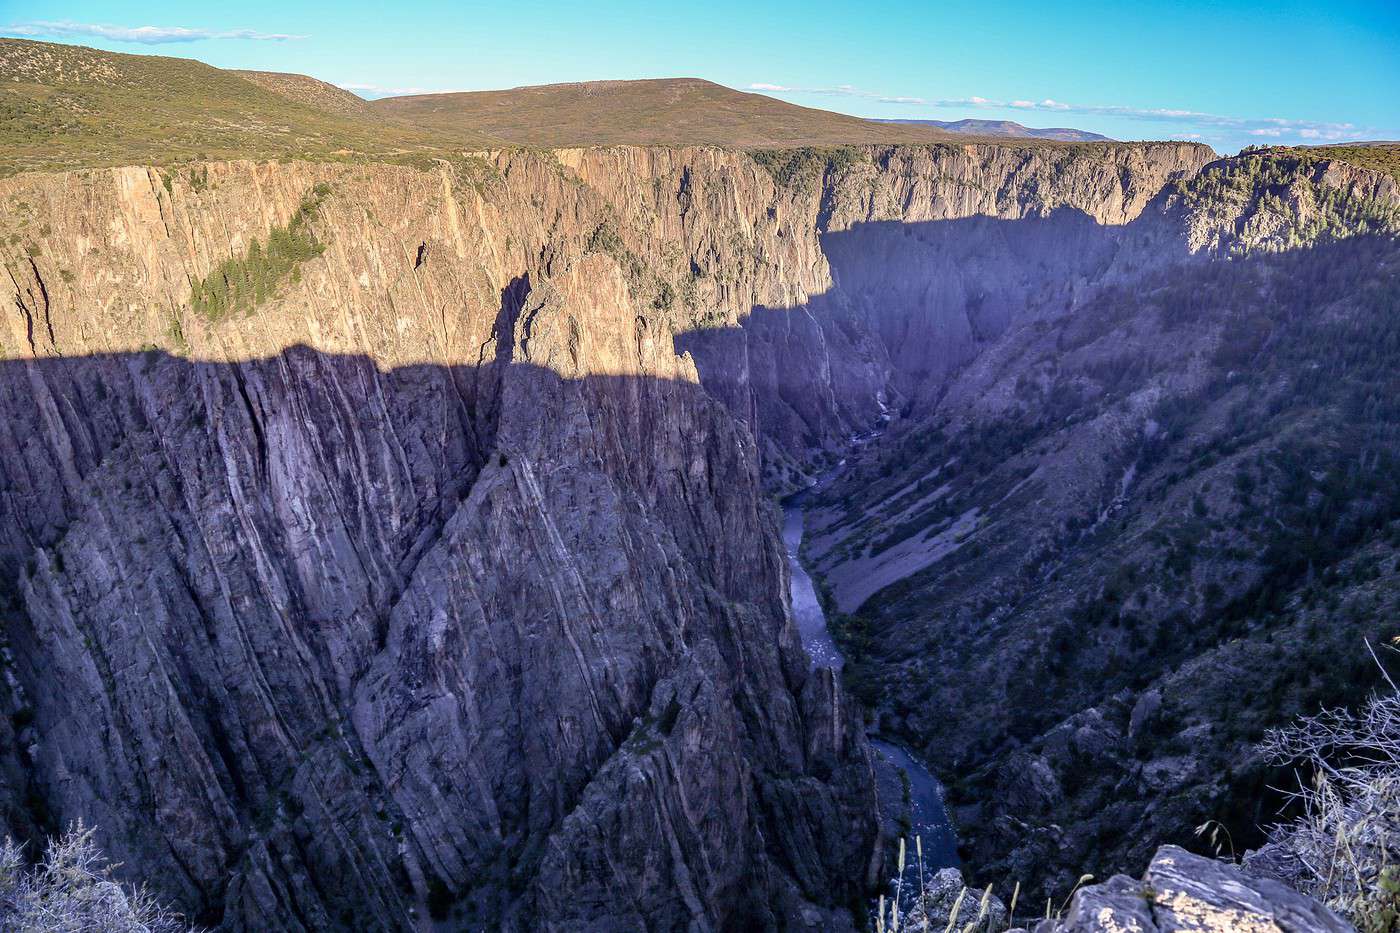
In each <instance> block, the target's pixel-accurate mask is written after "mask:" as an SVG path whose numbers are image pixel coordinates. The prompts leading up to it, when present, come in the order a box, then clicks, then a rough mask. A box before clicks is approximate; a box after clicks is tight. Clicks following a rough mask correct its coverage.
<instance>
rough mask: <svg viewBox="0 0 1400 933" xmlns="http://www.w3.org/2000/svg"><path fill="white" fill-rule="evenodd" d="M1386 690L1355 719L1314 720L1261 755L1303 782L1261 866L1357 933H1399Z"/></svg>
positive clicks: (1393, 753) (1284, 733)
mask: <svg viewBox="0 0 1400 933" xmlns="http://www.w3.org/2000/svg"><path fill="white" fill-rule="evenodd" d="M1390 687H1391V690H1390V692H1389V693H1386V694H1382V695H1378V696H1375V697H1373V698H1372V699H1371V700H1370V701H1369V702H1368V703H1367V704H1366V705H1365V706H1363V707H1362V708H1361V709H1360V710H1359V711H1357V712H1349V711H1342V710H1324V711H1323V712H1321V713H1319V714H1318V715H1316V716H1310V717H1308V718H1306V719H1303V720H1300V721H1299V722H1298V723H1297V724H1296V725H1294V726H1291V727H1289V728H1287V729H1280V730H1276V731H1274V732H1271V733H1270V734H1269V736H1268V738H1267V739H1266V740H1265V742H1264V745H1263V748H1264V750H1265V751H1266V752H1267V753H1269V754H1270V756H1271V757H1273V758H1274V759H1275V760H1276V761H1278V762H1280V763H1287V762H1299V761H1300V762H1302V763H1303V765H1304V766H1305V767H1306V768H1307V770H1310V771H1312V772H1313V780H1312V783H1311V784H1310V785H1307V786H1305V787H1303V788H1302V789H1301V790H1300V791H1299V792H1298V798H1299V802H1300V803H1301V805H1302V808H1303V815H1302V816H1301V817H1299V818H1298V819H1297V820H1295V821H1293V822H1292V823H1288V824H1285V825H1283V826H1281V827H1279V828H1278V829H1277V830H1276V831H1275V832H1274V833H1273V836H1272V845H1270V846H1269V847H1268V848H1267V849H1265V850H1264V852H1262V853H1260V854H1261V856H1263V857H1264V858H1265V859H1267V862H1268V866H1269V869H1270V870H1271V871H1272V872H1273V873H1275V874H1278V875H1279V876H1281V877H1282V878H1283V880H1285V881H1287V882H1288V883H1289V884H1291V885H1292V886H1293V887H1295V888H1297V889H1298V890H1300V891H1302V892H1303V893H1305V894H1310V895H1312V896H1313V897H1315V898H1317V899H1318V900H1320V901H1323V902H1324V903H1326V904H1327V905H1328V906H1329V907H1332V908H1333V909H1335V910H1337V911H1339V912H1341V913H1343V914H1345V915H1347V916H1348V917H1349V918H1350V919H1351V920H1352V921H1353V922H1354V923H1355V924H1356V925H1357V927H1358V928H1359V929H1360V930H1362V931H1363V933H1400V690H1397V689H1395V685H1394V684H1391V685H1390Z"/></svg>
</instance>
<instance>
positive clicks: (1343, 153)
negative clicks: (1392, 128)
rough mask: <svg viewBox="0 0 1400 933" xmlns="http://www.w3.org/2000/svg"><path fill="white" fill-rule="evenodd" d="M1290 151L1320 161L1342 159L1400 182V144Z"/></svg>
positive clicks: (1318, 147)
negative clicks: (1382, 173)
mask: <svg viewBox="0 0 1400 933" xmlns="http://www.w3.org/2000/svg"><path fill="white" fill-rule="evenodd" d="M1288 151H1289V152H1290V153H1294V154H1299V153H1301V154H1305V155H1307V156H1311V157H1316V158H1320V159H1340V160H1341V161H1343V162H1349V163H1351V164H1352V165H1355V166H1356V167H1357V168H1368V169H1371V170H1372V171H1376V172H1384V173H1386V174H1387V175H1390V176H1391V177H1392V178H1394V179H1396V180H1397V181H1400V143H1380V144H1377V145H1372V146H1315V147H1312V148H1308V149H1301V150H1300V149H1290V150H1288Z"/></svg>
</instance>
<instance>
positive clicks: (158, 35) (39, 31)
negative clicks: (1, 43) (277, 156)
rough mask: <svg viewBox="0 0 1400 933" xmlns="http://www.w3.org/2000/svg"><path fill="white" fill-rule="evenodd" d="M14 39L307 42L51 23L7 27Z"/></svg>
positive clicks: (242, 32)
mask: <svg viewBox="0 0 1400 933" xmlns="http://www.w3.org/2000/svg"><path fill="white" fill-rule="evenodd" d="M4 31H5V32H6V33H8V34H9V35H12V36H91V37H93V38H97V39H110V40H112V41H113V42H138V43H141V44H142V45H164V44H166V43H170V42H201V41H204V40H206V39H251V40H253V41H255V42H287V41H289V40H296V39H305V38H306V36H293V35H288V34H285V33H277V32H257V31H256V30H252V29H191V28H189V27H186V26H108V25H103V24H101V23H73V22H68V21H67V20H64V21H62V22H49V21H46V20H37V21H34V22H30V23H12V24H10V25H8V26H6V27H4Z"/></svg>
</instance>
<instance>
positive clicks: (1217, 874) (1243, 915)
mask: <svg viewBox="0 0 1400 933" xmlns="http://www.w3.org/2000/svg"><path fill="white" fill-rule="evenodd" d="M1033 930H1034V933H1176V931H1193V933H1197V931H1199V933H1354V930H1355V928H1354V927H1353V926H1352V925H1351V924H1350V923H1348V922H1346V921H1345V920H1343V919H1342V918H1340V917H1338V916H1337V915H1336V914H1334V913H1333V912H1332V911H1331V910H1329V909H1328V908H1326V907H1324V906H1323V905H1322V904H1320V903H1318V902H1317V901H1315V900H1313V899H1312V898H1310V897H1308V896H1306V895H1304V894H1299V893H1298V892H1297V891H1294V890H1293V889H1292V888H1290V887H1288V886H1286V885H1284V884H1282V883H1281V882H1278V881H1274V880H1272V879H1269V878H1256V877H1253V876H1250V875H1247V874H1245V873H1244V872H1241V871H1240V870H1239V869H1238V868H1236V867H1234V866H1233V865H1229V864H1226V863H1224V862H1219V861H1216V860H1214V859H1209V858H1204V857H1202V856H1199V855H1192V854H1191V853H1190V852H1187V851H1185V850H1184V849H1179V848H1177V847H1176V846H1163V847H1162V848H1160V849H1158V850H1157V854H1156V855H1155V856H1153V858H1152V864H1151V865H1149V866H1148V867H1147V873H1146V874H1145V875H1144V876H1143V878H1142V880H1141V881H1138V880H1136V879H1133V878H1129V877H1128V876H1126V875H1115V876H1114V877H1112V878H1110V879H1109V880H1108V881H1106V882H1104V883H1103V884H1096V885H1092V886H1090V887H1086V888H1083V889H1081V890H1080V891H1078V892H1077V893H1076V894H1075V895H1074V897H1073V899H1071V901H1070V905H1069V910H1068V911H1067V912H1066V913H1065V916H1064V917H1063V918H1062V919H1059V920H1042V921H1041V922H1040V923H1039V924H1037V925H1036V926H1035V927H1034V928H1033Z"/></svg>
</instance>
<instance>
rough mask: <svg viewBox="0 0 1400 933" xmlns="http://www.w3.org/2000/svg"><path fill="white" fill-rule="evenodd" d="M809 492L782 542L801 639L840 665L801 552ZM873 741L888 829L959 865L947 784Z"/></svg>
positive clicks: (787, 512) (787, 511)
mask: <svg viewBox="0 0 1400 933" xmlns="http://www.w3.org/2000/svg"><path fill="white" fill-rule="evenodd" d="M837 469H838V470H839V469H840V467H838V468H837ZM820 485H824V483H823V484H820ZM805 498H806V495H805V494H803V495H798V496H795V497H793V498H792V499H790V500H789V501H788V503H787V505H786V506H785V507H784V509H783V543H784V545H786V548H787V558H788V568H789V570H790V571H791V577H792V594H791V595H792V611H793V615H794V617H795V619H796V622H797V629H798V631H799V632H800V633H801V635H802V644H803V645H804V646H805V647H806V648H807V653H808V654H809V655H811V657H812V666H813V667H831V668H835V669H837V670H840V668H841V667H842V666H843V665H844V664H845V658H844V657H843V656H842V654H841V649H840V647H839V646H838V645H837V644H836V641H835V639H834V638H832V636H831V631H830V629H828V628H827V624H826V613H825V612H824V611H823V610H822V604H821V600H820V599H818V598H817V590H816V587H815V586H814V585H813V583H812V578H811V577H810V576H809V575H808V573H807V570H806V568H805V567H803V566H802V559H801V557H800V556H799V552H800V550H801V547H802V532H803V525H804V520H805V517H804V514H803V513H804V509H803V500H804V499H805ZM870 745H871V748H872V749H873V750H874V752H875V755H874V758H875V783H876V789H877V791H878V793H879V797H880V819H881V822H882V824H883V825H884V829H885V832H886V833H887V834H888V835H890V836H892V837H893V836H899V835H905V836H906V838H907V839H908V844H909V848H910V850H911V852H912V850H913V843H914V837H916V836H917V837H919V839H920V840H921V841H922V843H923V851H924V864H925V865H926V866H928V867H929V868H931V869H938V868H947V867H950V866H951V867H957V866H958V865H959V861H958V840H957V835H956V834H955V833H954V832H953V824H952V822H951V821H950V820H949V819H948V811H947V809H946V807H945V806H944V803H943V785H941V784H940V783H939V782H938V779H937V778H935V777H934V776H933V774H932V773H930V771H929V769H928V768H927V767H926V766H925V765H924V763H923V762H921V761H920V760H919V759H918V758H917V757H916V756H915V755H914V754H912V753H911V752H910V751H909V750H908V749H906V748H904V747H903V746H902V745H898V744H896V743H894V742H890V741H888V740H886V739H883V738H881V737H880V736H879V735H878V734H876V733H871V734H870ZM905 824H907V828H905Z"/></svg>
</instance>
